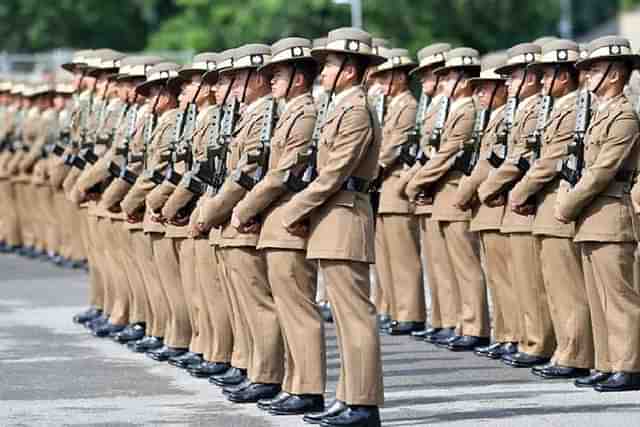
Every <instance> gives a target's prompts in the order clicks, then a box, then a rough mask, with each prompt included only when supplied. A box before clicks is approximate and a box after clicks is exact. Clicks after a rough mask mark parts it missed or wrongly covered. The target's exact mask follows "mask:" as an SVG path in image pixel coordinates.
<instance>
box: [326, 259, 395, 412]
mask: <svg viewBox="0 0 640 427" xmlns="http://www.w3.org/2000/svg"><path fill="white" fill-rule="evenodd" d="M318 265H319V270H320V271H321V272H322V274H323V276H324V279H325V281H326V286H327V295H328V297H329V302H330V303H331V307H332V309H333V317H334V322H335V325H336V333H337V337H338V349H339V351H340V378H339V380H338V385H337V389H336V398H337V399H339V400H342V401H344V402H346V403H347V404H349V405H378V406H381V405H382V404H383V403H384V386H383V384H382V361H381V357H380V336H379V335H378V328H377V319H376V312H375V307H374V306H373V304H372V303H371V302H370V300H369V289H370V288H369V281H370V280H369V265H368V264H365V263H361V262H353V261H342V260H319V264H318Z"/></svg>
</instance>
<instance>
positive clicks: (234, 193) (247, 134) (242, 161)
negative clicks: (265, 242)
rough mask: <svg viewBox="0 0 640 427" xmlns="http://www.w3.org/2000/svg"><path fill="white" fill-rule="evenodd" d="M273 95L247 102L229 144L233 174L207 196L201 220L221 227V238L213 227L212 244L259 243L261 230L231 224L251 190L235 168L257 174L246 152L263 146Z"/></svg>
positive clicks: (249, 244) (208, 224)
mask: <svg viewBox="0 0 640 427" xmlns="http://www.w3.org/2000/svg"><path fill="white" fill-rule="evenodd" d="M270 99H271V98H270V97H268V96H267V97H263V98H261V99H259V100H257V101H255V102H253V103H252V104H251V105H249V106H247V107H246V109H245V110H244V111H243V112H242V115H241V118H240V120H239V121H238V123H237V124H236V127H235V129H234V133H233V138H232V139H231V142H230V143H229V147H228V149H229V153H228V154H227V171H228V172H229V176H228V177H227V178H226V180H225V181H224V184H222V188H220V191H219V192H218V193H217V194H216V195H214V196H213V197H212V196H211V195H205V196H204V201H203V203H202V205H201V209H200V214H199V218H198V222H202V223H204V224H206V225H207V226H213V227H219V228H220V232H219V238H218V234H217V233H218V232H216V231H213V230H212V233H211V235H210V242H211V243H212V244H219V245H220V246H221V247H237V246H250V247H256V245H257V244H258V238H259V234H258V233H240V232H239V231H238V230H236V229H235V228H234V227H232V226H231V224H230V223H229V219H230V218H231V212H232V211H233V208H234V207H235V206H236V205H237V204H238V202H239V201H240V200H242V199H243V198H244V196H245V195H246V194H247V190H246V189H245V188H244V187H242V186H241V185H240V184H238V183H236V182H235V180H234V177H233V175H234V174H235V171H237V170H242V171H244V172H245V173H247V174H249V175H251V176H253V174H254V173H255V171H256V169H257V165H256V164H248V163H247V162H246V156H247V155H248V154H249V153H253V152H255V151H257V150H258V148H259V145H260V132H261V131H262V127H263V122H264V112H265V110H266V108H267V102H269V100H270Z"/></svg>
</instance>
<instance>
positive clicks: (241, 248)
mask: <svg viewBox="0 0 640 427" xmlns="http://www.w3.org/2000/svg"><path fill="white" fill-rule="evenodd" d="M270 57H271V49H270V47H269V46H266V45H261V44H248V45H245V46H242V47H240V48H238V49H236V50H235V51H234V56H233V67H232V68H229V69H225V70H224V71H223V72H222V73H221V75H222V76H224V75H227V76H230V78H231V79H233V84H232V88H231V96H232V97H233V98H234V100H235V101H238V102H242V103H243V104H244V109H243V111H242V113H241V118H240V121H239V122H238V123H237V125H236V126H235V129H234V130H233V137H232V138H231V139H230V141H228V142H229V146H228V149H229V150H230V151H229V154H228V155H227V156H225V157H226V159H224V161H226V169H227V170H228V171H229V175H228V176H226V177H224V183H223V184H222V186H221V188H220V189H219V190H218V193H217V194H215V195H213V197H207V198H206V199H205V201H204V203H203V205H202V208H201V210H200V218H199V220H198V224H197V225H196V226H197V230H198V233H199V234H203V233H205V232H208V231H209V230H210V229H211V227H220V230H221V231H220V235H219V239H218V245H219V249H220V255H221V258H222V263H223V269H224V271H225V274H226V280H225V281H226V285H227V286H228V292H229V293H230V294H233V295H234V297H233V298H235V299H236V300H237V301H238V304H237V307H234V310H236V309H237V310H239V313H237V314H236V315H238V317H239V318H238V320H239V322H238V323H236V325H242V326H236V327H235V329H234V333H236V334H245V337H244V339H246V343H247V344H248V346H247V350H248V351H249V355H248V360H249V365H248V369H247V372H246V374H245V372H242V371H241V372H229V373H227V374H225V375H224V376H222V377H216V376H214V377H212V381H213V382H214V383H215V384H218V385H220V386H223V387H225V386H227V388H226V389H225V391H226V392H227V394H228V398H229V400H230V401H232V402H236V403H249V402H257V401H258V400H260V399H270V398H273V397H274V396H276V395H277V394H278V393H279V392H280V390H281V384H282V379H283V375H284V372H283V363H282V361H283V351H284V345H283V341H282V335H281V331H280V324H279V322H278V317H277V313H276V307H275V302H274V298H273V291H272V290H271V288H270V286H269V282H268V280H267V276H268V273H267V266H266V260H265V257H264V254H263V253H261V252H260V251H258V250H257V249H256V246H257V244H258V238H259V230H260V224H259V223H258V222H257V221H254V222H252V223H251V224H248V225H247V226H246V227H244V228H243V230H242V232H240V231H239V230H237V229H236V228H235V227H233V226H232V225H231V223H230V219H231V213H232V210H233V208H234V207H235V206H236V205H237V203H238V202H240V200H242V199H243V198H244V197H245V196H246V194H247V192H248V190H250V189H251V187H252V184H253V183H255V181H254V178H253V177H254V176H255V174H256V173H258V172H257V169H258V168H259V167H261V168H262V170H264V168H265V166H264V165H263V164H262V163H261V162H260V161H255V162H254V161H250V159H249V158H250V157H254V156H257V158H262V157H263V156H264V155H265V154H266V151H264V150H265V144H264V140H262V141H263V143H261V138H260V137H261V132H262V131H263V128H264V127H265V126H270V125H271V123H272V121H273V120H274V118H273V113H274V112H275V105H274V101H273V99H272V97H271V87H270V85H269V78H268V75H267V74H266V73H264V72H261V71H260V70H259V67H261V66H262V65H264V64H265V63H267V61H268V60H269V59H270ZM269 111H271V112H269ZM229 114H234V112H232V111H230V112H229ZM260 165H262V166H260ZM230 371H231V370H230ZM245 375H246V376H245ZM233 384H235V385H233Z"/></svg>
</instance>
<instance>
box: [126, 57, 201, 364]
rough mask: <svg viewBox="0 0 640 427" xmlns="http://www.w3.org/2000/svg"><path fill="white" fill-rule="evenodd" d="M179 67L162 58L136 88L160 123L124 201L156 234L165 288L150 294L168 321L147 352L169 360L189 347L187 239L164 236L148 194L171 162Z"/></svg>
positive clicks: (130, 217) (154, 242)
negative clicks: (183, 272) (183, 255)
mask: <svg viewBox="0 0 640 427" xmlns="http://www.w3.org/2000/svg"><path fill="white" fill-rule="evenodd" d="M179 68H180V66H179V65H177V64H174V63H171V62H161V63H158V64H156V65H154V66H153V67H151V68H150V69H149V70H148V73H147V79H146V81H145V82H144V83H142V84H140V85H138V86H137V88H136V91H137V92H138V93H139V94H141V95H142V96H144V97H146V98H149V99H150V100H151V101H150V102H151V103H152V114H154V115H158V124H157V126H151V128H152V129H153V131H152V132H151V135H150V136H149V137H148V138H145V139H146V143H147V144H148V145H147V146H146V147H145V148H144V149H143V150H144V151H143V167H144V172H143V173H142V175H141V176H140V177H139V178H138V179H137V180H136V181H135V184H134V185H133V187H132V188H131V189H130V190H129V192H128V193H127V195H126V196H125V198H124V199H123V200H122V202H121V204H120V205H121V207H122V209H123V211H124V212H125V213H126V215H127V217H128V221H130V222H138V223H139V222H142V227H143V229H144V232H145V233H146V234H150V235H151V245H152V252H153V259H154V262H155V265H156V268H157V271H158V273H159V274H158V276H159V278H160V283H159V285H160V289H158V287H159V286H158V284H156V286H155V287H154V288H155V289H148V290H150V291H152V292H153V294H150V295H149V298H150V301H151V302H152V304H157V306H156V313H158V314H157V315H158V316H159V317H161V318H162V319H164V323H165V327H164V331H163V332H164V341H163V343H164V345H163V346H162V347H157V346H156V344H157V343H154V344H153V346H154V347H156V348H155V349H153V350H149V351H147V353H146V354H147V356H148V357H150V358H152V359H154V360H156V361H167V360H168V359H169V358H171V357H174V356H179V355H181V354H183V353H185V352H186V351H187V348H188V346H189V341H190V339H191V323H190V320H189V313H188V308H187V306H186V300H185V296H184V290H183V288H182V281H181V277H180V264H179V253H180V249H181V246H182V243H183V240H182V239H171V238H165V236H164V234H165V231H166V230H165V227H164V225H163V224H161V223H159V222H155V221H153V220H152V219H151V217H152V214H153V212H152V211H151V209H150V207H149V206H148V205H147V204H146V203H145V199H146V197H147V195H148V194H150V193H151V191H152V190H153V189H154V188H156V186H158V185H160V184H161V183H162V181H163V179H164V173H165V172H166V169H167V165H168V163H169V162H168V161H169V158H170V154H171V151H170V150H171V144H172V142H173V141H174V137H175V129H176V118H177V116H178V109H177V107H178V95H179V94H180V91H181V85H182V79H180V77H179V76H178V70H179ZM149 124H150V125H151V123H149ZM174 240H175V241H174ZM145 347H146V346H145ZM140 350H142V348H141V349H140Z"/></svg>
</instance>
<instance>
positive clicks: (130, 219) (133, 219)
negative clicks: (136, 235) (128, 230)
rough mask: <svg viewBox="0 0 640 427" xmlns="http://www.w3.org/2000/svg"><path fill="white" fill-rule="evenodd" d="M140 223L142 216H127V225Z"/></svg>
mask: <svg viewBox="0 0 640 427" xmlns="http://www.w3.org/2000/svg"><path fill="white" fill-rule="evenodd" d="M140 221H142V216H141V215H138V214H132V215H131V214H127V222H128V223H129V224H137V223H139V222H140Z"/></svg>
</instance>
